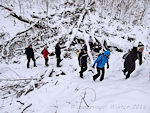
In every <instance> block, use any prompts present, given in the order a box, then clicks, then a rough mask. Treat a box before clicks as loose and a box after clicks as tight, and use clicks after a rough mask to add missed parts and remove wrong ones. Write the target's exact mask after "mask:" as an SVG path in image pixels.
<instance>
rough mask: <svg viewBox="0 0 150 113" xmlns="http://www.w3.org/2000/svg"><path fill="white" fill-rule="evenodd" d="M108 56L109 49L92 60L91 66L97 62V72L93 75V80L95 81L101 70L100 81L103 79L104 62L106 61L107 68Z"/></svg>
mask: <svg viewBox="0 0 150 113" xmlns="http://www.w3.org/2000/svg"><path fill="white" fill-rule="evenodd" d="M109 56H110V51H109V50H107V51H105V53H104V54H102V55H100V56H99V57H98V58H97V59H96V60H95V62H94V64H93V68H95V64H97V74H96V75H94V76H93V80H94V81H95V80H96V79H97V78H98V77H99V76H100V71H102V74H101V77H100V81H102V80H103V79H104V74H105V63H107V69H108V68H109V62H108V60H109Z"/></svg>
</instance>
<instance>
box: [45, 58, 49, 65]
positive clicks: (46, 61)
mask: <svg viewBox="0 0 150 113" xmlns="http://www.w3.org/2000/svg"><path fill="white" fill-rule="evenodd" d="M45 66H48V57H47V58H46V59H45Z"/></svg>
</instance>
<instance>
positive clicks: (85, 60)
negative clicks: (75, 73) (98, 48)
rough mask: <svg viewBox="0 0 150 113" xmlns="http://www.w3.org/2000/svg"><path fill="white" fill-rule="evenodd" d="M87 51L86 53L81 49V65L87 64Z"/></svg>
mask: <svg viewBox="0 0 150 113" xmlns="http://www.w3.org/2000/svg"><path fill="white" fill-rule="evenodd" d="M87 57H88V55H87V53H84V52H83V51H81V53H80V55H79V58H78V60H79V65H82V66H87Z"/></svg>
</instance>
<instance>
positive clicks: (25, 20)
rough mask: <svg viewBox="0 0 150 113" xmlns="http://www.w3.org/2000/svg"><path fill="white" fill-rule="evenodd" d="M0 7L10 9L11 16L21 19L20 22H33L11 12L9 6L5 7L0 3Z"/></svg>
mask: <svg viewBox="0 0 150 113" xmlns="http://www.w3.org/2000/svg"><path fill="white" fill-rule="evenodd" d="M0 7H2V8H4V9H6V10H8V11H10V12H11V13H10V15H11V16H13V17H15V18H17V19H18V20H20V21H22V22H25V23H28V24H32V23H34V22H33V21H30V20H28V19H25V18H23V17H22V16H18V15H17V14H16V13H15V12H13V10H12V9H10V8H8V7H6V6H3V5H0Z"/></svg>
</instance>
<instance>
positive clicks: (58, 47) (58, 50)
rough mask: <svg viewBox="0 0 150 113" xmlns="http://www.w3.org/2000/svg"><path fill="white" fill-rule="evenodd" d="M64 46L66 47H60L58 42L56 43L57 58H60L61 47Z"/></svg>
mask: <svg viewBox="0 0 150 113" xmlns="http://www.w3.org/2000/svg"><path fill="white" fill-rule="evenodd" d="M63 48H65V47H60V46H59V45H58V44H57V45H56V47H55V54H56V57H57V58H60V55H61V49H63Z"/></svg>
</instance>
